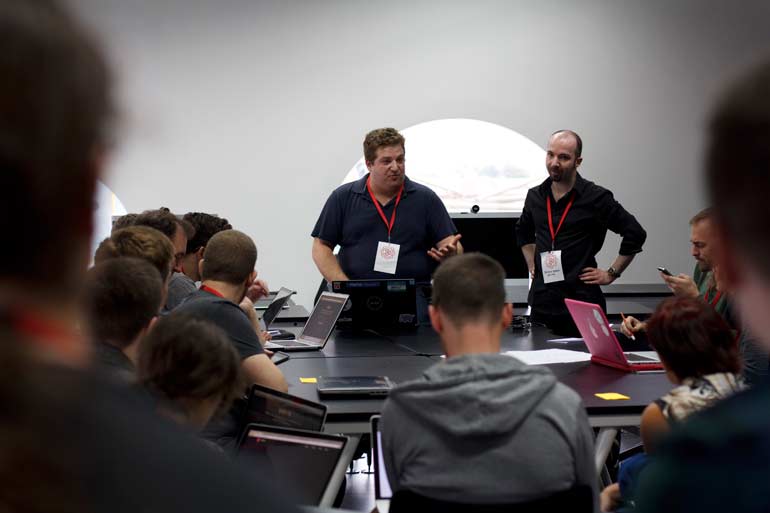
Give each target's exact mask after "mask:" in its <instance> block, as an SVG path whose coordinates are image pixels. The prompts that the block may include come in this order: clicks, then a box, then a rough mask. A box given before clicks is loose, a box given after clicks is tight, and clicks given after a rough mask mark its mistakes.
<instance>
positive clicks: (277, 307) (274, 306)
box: [262, 287, 294, 329]
mask: <svg viewBox="0 0 770 513" xmlns="http://www.w3.org/2000/svg"><path fill="white" fill-rule="evenodd" d="M292 294H294V291H293V290H289V289H287V288H285V287H281V290H279V291H278V293H277V294H276V295H275V299H273V301H272V302H271V303H270V305H269V306H268V307H267V309H266V310H265V313H263V314H262V322H264V323H265V329H267V328H269V327H270V324H272V322H273V321H274V320H275V318H276V317H278V314H279V313H281V309H282V308H283V305H285V304H286V302H287V301H288V300H289V297H290V296H291V295H292Z"/></svg>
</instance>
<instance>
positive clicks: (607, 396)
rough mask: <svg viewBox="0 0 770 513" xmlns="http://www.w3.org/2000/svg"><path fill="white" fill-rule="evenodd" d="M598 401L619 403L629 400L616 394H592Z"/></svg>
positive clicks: (625, 396)
mask: <svg viewBox="0 0 770 513" xmlns="http://www.w3.org/2000/svg"><path fill="white" fill-rule="evenodd" d="M594 395H595V396H596V397H598V398H599V399H604V400H605V401H620V400H623V399H631V398H630V397H628V396H627V395H623V394H619V393H617V392H604V393H603V394H594Z"/></svg>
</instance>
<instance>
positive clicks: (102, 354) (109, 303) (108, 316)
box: [84, 257, 164, 381]
mask: <svg viewBox="0 0 770 513" xmlns="http://www.w3.org/2000/svg"><path fill="white" fill-rule="evenodd" d="M163 285H164V284H163V280H162V279H161V277H160V273H159V272H158V271H157V270H156V269H155V267H153V266H152V264H150V263H149V262H147V261H144V260H140V259H138V258H130V257H121V258H113V259H111V260H107V261H105V262H102V263H100V264H98V265H96V266H95V267H94V268H93V269H91V270H90V271H89V272H88V276H87V277H86V283H85V294H84V295H85V302H84V303H85V305H84V307H85V314H86V323H85V328H86V329H85V331H86V332H87V333H88V334H89V336H90V338H91V341H92V342H93V343H94V345H93V349H94V363H95V364H96V365H95V366H96V367H97V369H98V370H100V371H103V372H104V373H105V374H107V375H108V376H110V377H111V378H117V379H118V380H123V381H135V379H136V372H135V366H136V362H137V361H138V357H139V345H140V344H141V341H142V339H143V338H144V335H145V334H146V333H147V331H148V330H149V329H150V327H151V326H152V324H153V322H154V321H155V319H156V318H157V315H158V311H159V310H160V307H161V303H162V302H163Z"/></svg>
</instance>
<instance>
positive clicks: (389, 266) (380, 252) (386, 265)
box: [374, 241, 401, 274]
mask: <svg viewBox="0 0 770 513" xmlns="http://www.w3.org/2000/svg"><path fill="white" fill-rule="evenodd" d="M400 249H401V245H400V244H391V243H390V242H382V241H381V242H380V243H379V244H377V257H376V258H375V259H374V270H375V271H379V272H381V273H388V274H396V266H397V265H398V252H399V250H400Z"/></svg>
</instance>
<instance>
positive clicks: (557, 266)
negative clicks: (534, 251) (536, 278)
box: [540, 250, 564, 283]
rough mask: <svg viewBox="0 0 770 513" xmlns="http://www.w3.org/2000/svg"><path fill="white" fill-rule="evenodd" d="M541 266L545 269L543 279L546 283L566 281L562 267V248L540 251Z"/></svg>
mask: <svg viewBox="0 0 770 513" xmlns="http://www.w3.org/2000/svg"><path fill="white" fill-rule="evenodd" d="M540 268H541V269H542V270H543V281H544V282H545V283H555V282H558V281H564V270H563V269H562V267H561V250H558V251H543V252H542V253H540Z"/></svg>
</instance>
